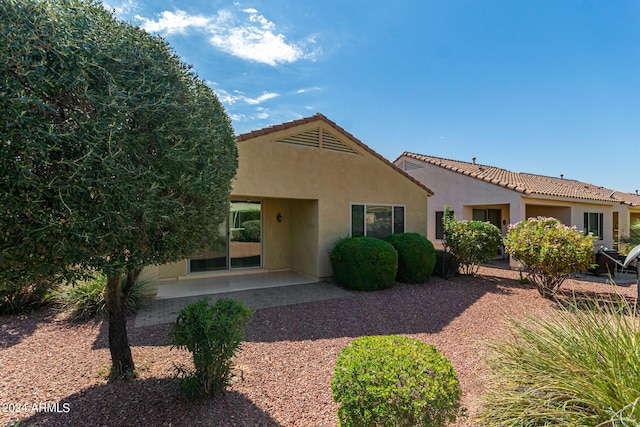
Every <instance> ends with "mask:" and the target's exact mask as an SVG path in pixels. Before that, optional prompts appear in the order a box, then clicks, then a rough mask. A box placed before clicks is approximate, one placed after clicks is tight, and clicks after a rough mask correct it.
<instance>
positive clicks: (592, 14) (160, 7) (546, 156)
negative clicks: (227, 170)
mask: <svg viewBox="0 0 640 427" xmlns="http://www.w3.org/2000/svg"><path fill="white" fill-rule="evenodd" d="M104 3H105V5H106V6H107V7H108V8H110V9H114V10H115V11H116V15H117V16H118V17H119V18H121V19H124V20H126V21H129V22H131V23H134V24H136V25H139V26H141V27H142V28H145V29H146V30H148V31H149V32H151V33H154V34H160V35H162V36H163V37H165V38H166V40H167V41H168V42H169V43H170V44H171V46H172V47H173V48H174V49H175V51H176V52H177V53H178V54H179V55H180V56H181V57H182V58H183V59H184V60H185V62H187V63H189V64H192V65H193V66H194V69H195V71H196V72H197V74H198V75H199V76H200V77H201V78H202V79H204V80H205V81H207V82H208V84H209V85H210V86H211V87H212V88H213V89H214V90H215V92H216V93H217V94H218V96H219V98H220V100H221V101H222V103H223V104H224V106H225V108H226V111H227V113H228V114H229V116H230V117H231V119H232V123H233V127H234V129H235V131H236V133H238V134H239V133H244V132H248V131H251V130H254V129H259V128H262V127H265V126H269V125H272V124H279V123H282V122H286V121H290V120H294V119H297V118H301V117H307V116H311V115H313V114H315V113H316V112H321V113H322V114H324V115H325V116H327V117H328V118H329V119H331V120H333V121H334V122H336V123H337V124H338V125H340V126H342V127H343V128H345V130H347V131H348V132H350V133H352V134H353V135H354V136H355V137H356V138H358V139H360V140H361V141H362V142H364V143H365V144H367V145H368V146H369V147H371V148H372V149H374V150H376V151H377V152H378V153H380V154H381V155H383V156H384V157H386V158H387V159H389V160H394V159H395V158H396V157H397V156H399V155H400V154H401V153H402V152H403V151H412V152H417V153H420V154H427V155H433V156H439V157H446V158H449V159H455V160H465V161H471V158H472V157H476V158H477V161H478V163H482V164H487V165H492V166H497V167H501V168H505V169H509V170H512V171H516V172H530V173H537V174H541V175H549V176H556V177H557V176H560V174H564V176H565V178H568V179H577V180H580V181H585V182H589V183H592V184H596V185H601V186H604V187H608V188H612V189H616V190H619V191H627V192H635V190H636V189H640V168H638V165H639V164H640V2H638V1H637V0H629V1H625V0H617V1H595V0H594V1H589V0H438V1H435V0H415V1H412V0H406V1H396V2H391V1H388V0H387V1H379V0H323V1H322V2H317V1H306V0H300V1H290V0H263V1H258V0H248V1H237V2H232V1H219V0H208V1H201V0H190V1H188V2H185V1H176V0H163V1H156V0H125V1H123V0H105V1H104Z"/></svg>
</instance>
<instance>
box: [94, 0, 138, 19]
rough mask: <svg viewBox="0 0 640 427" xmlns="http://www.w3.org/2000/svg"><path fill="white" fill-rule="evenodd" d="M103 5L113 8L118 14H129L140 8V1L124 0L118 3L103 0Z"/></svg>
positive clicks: (106, 7)
mask: <svg viewBox="0 0 640 427" xmlns="http://www.w3.org/2000/svg"><path fill="white" fill-rule="evenodd" d="M102 4H103V6H104V7H105V9H107V10H112V11H114V12H115V14H116V15H117V16H120V17H122V16H128V15H129V14H130V13H132V12H133V11H134V10H137V9H138V2H136V1H134V0H122V1H120V2H117V3H112V2H110V1H103V2H102Z"/></svg>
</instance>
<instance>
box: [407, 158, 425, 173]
mask: <svg viewBox="0 0 640 427" xmlns="http://www.w3.org/2000/svg"><path fill="white" fill-rule="evenodd" d="M423 167H424V166H420V165H417V164H415V163H411V162H407V161H406V160H405V161H404V170H405V171H412V170H415V169H422V168H423Z"/></svg>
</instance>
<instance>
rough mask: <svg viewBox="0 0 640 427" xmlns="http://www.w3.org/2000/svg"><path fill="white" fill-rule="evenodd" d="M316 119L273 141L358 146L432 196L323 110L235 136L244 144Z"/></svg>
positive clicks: (344, 149) (337, 148)
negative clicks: (298, 131)
mask: <svg viewBox="0 0 640 427" xmlns="http://www.w3.org/2000/svg"><path fill="white" fill-rule="evenodd" d="M314 122H317V123H318V125H319V126H318V128H314V129H312V130H308V129H307V130H306V131H305V132H301V133H298V134H296V133H293V134H291V135H288V136H286V137H282V138H278V137H277V135H274V136H275V138H274V139H273V142H276V143H284V144H291V145H294V146H306V147H314V148H320V149H324V150H330V151H334V152H340V153H347V154H359V153H358V151H356V149H354V148H357V149H361V150H363V151H365V152H367V153H369V154H370V155H372V156H373V157H375V158H377V159H378V160H380V161H381V162H383V163H384V164H385V165H387V166H388V167H391V168H393V170H394V171H396V172H397V173H399V174H401V175H403V176H404V177H405V178H407V179H408V180H410V181H412V182H413V183H414V184H416V185H417V186H419V187H421V188H422V189H423V190H425V191H426V192H427V193H428V194H429V195H430V196H432V195H433V191H431V190H430V189H429V188H428V187H426V186H425V185H424V184H422V183H421V182H419V181H418V180H416V179H415V178H413V177H412V176H411V175H409V174H407V173H406V172H404V171H403V170H401V169H400V168H398V167H397V166H396V165H394V164H393V163H391V162H390V161H389V160H387V159H385V158H384V157H382V156H381V155H380V154H378V153H376V152H375V151H374V150H372V149H371V148H369V147H368V146H367V145H366V144H364V143H363V142H362V141H360V140H359V139H357V138H356V137H355V136H353V135H351V134H350V133H349V132H347V131H346V130H344V129H343V128H341V127H340V126H338V125H337V124H336V123H334V122H333V121H331V120H329V119H328V118H327V117H325V116H324V115H322V114H320V113H316V114H315V115H313V116H311V117H305V118H302V119H298V120H293V121H291V122H286V123H282V124H279V125H274V126H269V127H266V128H262V129H258V130H254V131H251V132H247V133H243V134H240V135H238V136H237V137H236V138H237V141H238V143H242V141H247V140H250V139H253V138H257V137H261V136H268V135H271V134H275V133H276V132H280V131H284V130H290V129H293V128H295V127H298V126H302V125H307V124H309V123H314Z"/></svg>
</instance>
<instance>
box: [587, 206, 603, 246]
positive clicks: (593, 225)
mask: <svg viewBox="0 0 640 427" xmlns="http://www.w3.org/2000/svg"><path fill="white" fill-rule="evenodd" d="M603 223H604V214H601V213H593V212H585V213H584V234H585V235H587V234H589V233H591V234H592V235H593V237H595V238H596V239H597V240H603V239H604V236H603V233H602V230H603V229H604V227H603Z"/></svg>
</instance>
